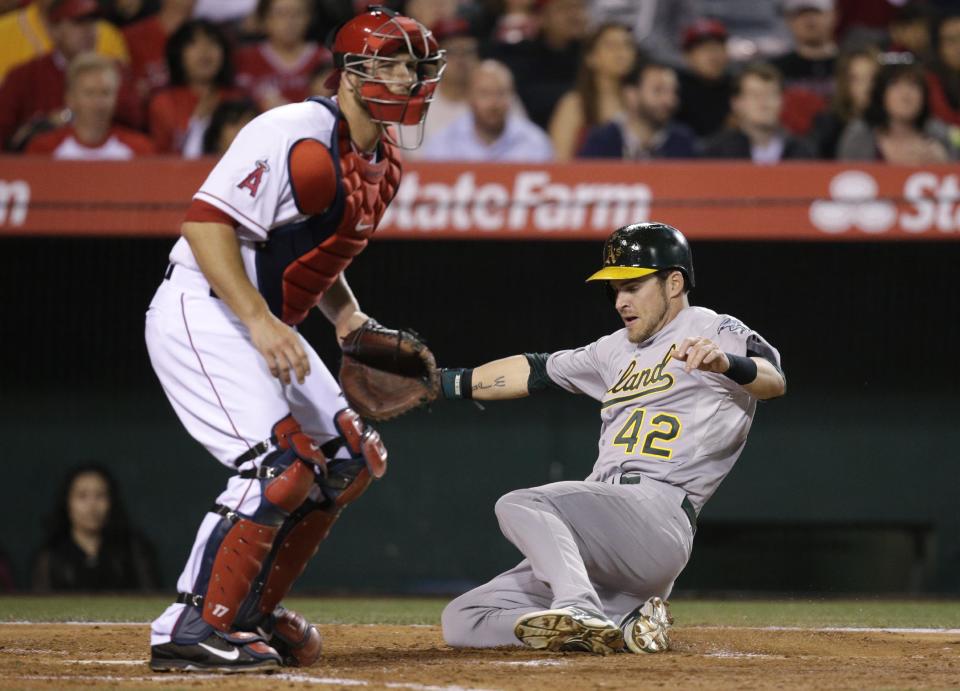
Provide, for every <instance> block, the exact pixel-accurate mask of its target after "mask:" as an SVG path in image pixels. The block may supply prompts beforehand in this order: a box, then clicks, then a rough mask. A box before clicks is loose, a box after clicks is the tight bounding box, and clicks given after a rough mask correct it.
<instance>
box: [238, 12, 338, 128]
mask: <svg viewBox="0 0 960 691" xmlns="http://www.w3.org/2000/svg"><path fill="white" fill-rule="evenodd" d="M311 6H312V4H311V3H310V2H308V0H260V1H259V2H258V3H257V17H258V19H259V21H260V24H261V26H262V27H263V30H264V33H265V34H266V36H267V37H266V40H264V41H261V42H260V43H257V44H255V45H250V46H246V47H244V48H241V49H239V50H238V51H237V54H236V60H235V61H234V64H235V66H236V71H237V86H239V87H240V88H242V89H243V90H244V91H246V92H247V93H248V94H249V95H250V96H251V97H252V98H253V99H254V100H255V101H256V102H257V105H259V106H260V108H261V109H262V110H268V109H269V108H273V107H274V106H280V105H283V104H285V103H296V102H298V101H302V100H304V99H305V98H307V96H310V95H311V94H310V90H309V89H310V77H311V75H312V74H313V73H314V71H316V70H317V69H318V68H321V67H323V66H326V67H328V68H331V69H332V64H333V59H332V56H331V55H330V52H329V51H328V50H327V49H326V48H322V47H321V46H319V45H317V44H316V43H313V42H310V41H307V39H306V35H307V29H308V28H309V26H310V12H311Z"/></svg>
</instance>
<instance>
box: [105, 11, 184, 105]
mask: <svg viewBox="0 0 960 691" xmlns="http://www.w3.org/2000/svg"><path fill="white" fill-rule="evenodd" d="M193 4H194V0H163V1H162V3H161V5H160V11H159V12H158V13H157V14H155V15H154V16H152V17H148V18H146V19H144V20H142V21H139V22H137V23H135V24H132V25H130V26H128V27H127V28H125V29H124V30H123V37H124V39H125V40H126V42H127V50H128V51H129V53H130V72H131V75H132V77H133V83H134V88H135V89H136V91H137V97H138V98H139V99H140V100H141V102H142V103H143V104H144V105H146V104H147V103H148V102H149V98H150V94H152V93H153V92H154V91H156V90H157V89H161V88H163V87H165V86H166V85H167V84H168V83H169V81H170V72H169V70H168V69H167V56H166V49H167V39H168V38H169V37H170V36H171V35H172V34H173V32H174V31H176V30H177V29H179V28H180V27H181V26H183V23H184V22H185V21H187V20H188V19H189V18H190V13H191V12H193Z"/></svg>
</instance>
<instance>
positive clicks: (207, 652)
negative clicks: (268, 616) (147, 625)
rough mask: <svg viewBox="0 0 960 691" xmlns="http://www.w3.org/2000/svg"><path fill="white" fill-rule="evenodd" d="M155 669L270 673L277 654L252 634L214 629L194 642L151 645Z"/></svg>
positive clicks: (275, 665)
mask: <svg viewBox="0 0 960 691" xmlns="http://www.w3.org/2000/svg"><path fill="white" fill-rule="evenodd" d="M150 653H151V655H150V669H152V670H153V671H154V672H173V671H176V672H270V671H273V670H275V669H277V668H278V667H280V662H281V659H280V655H279V654H278V653H277V651H276V650H274V649H273V648H271V647H270V646H269V645H267V644H266V643H265V642H264V640H263V638H261V637H260V636H257V635H256V634H252V633H243V632H239V631H236V632H233V633H221V632H219V631H214V632H213V633H211V634H210V635H209V636H207V638H205V639H204V640H202V641H199V642H197V643H189V644H179V643H174V642H173V641H171V642H169V643H163V644H161V645H154V646H151V648H150Z"/></svg>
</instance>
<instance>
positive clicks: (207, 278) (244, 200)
mask: <svg viewBox="0 0 960 691" xmlns="http://www.w3.org/2000/svg"><path fill="white" fill-rule="evenodd" d="M331 48H332V51H333V54H334V59H335V64H336V66H337V68H338V70H337V72H336V74H335V75H334V77H333V79H334V80H335V81H337V82H338V86H337V87H336V88H337V95H336V98H335V99H332V100H327V99H322V98H312V99H308V100H307V101H305V102H303V103H297V104H291V105H287V106H283V107H279V108H275V109H273V110H270V111H268V112H267V113H265V114H263V115H261V116H260V117H258V118H256V119H255V120H253V121H252V122H251V123H250V124H248V125H247V126H246V127H245V128H244V129H243V130H242V131H241V132H240V133H239V134H238V136H237V138H236V140H235V141H234V143H233V144H232V146H231V147H230V149H229V150H228V151H227V153H226V154H225V155H224V156H223V158H222V159H221V160H220V161H219V162H218V163H217V165H216V167H215V168H214V169H213V171H212V172H211V173H210V175H209V177H208V178H207V180H206V181H205V182H204V183H203V185H202V187H201V188H200V190H199V191H198V192H197V193H196V195H195V196H194V198H193V202H192V205H191V206H190V208H189V210H188V212H187V215H186V220H185V222H184V223H183V226H182V237H181V238H180V239H179V240H178V241H177V243H176V245H175V246H174V248H173V250H172V251H171V253H170V265H169V267H168V268H167V271H166V274H165V276H164V279H165V280H163V281H161V285H160V287H159V288H158V289H157V292H156V295H155V296H154V298H153V300H152V302H151V304H150V308H149V310H148V312H147V318H146V342H147V348H148V351H149V355H150V361H151V363H152V365H153V368H154V370H155V372H156V374H157V377H158V378H159V380H160V383H161V385H162V386H163V390H164V392H165V393H166V395H167V397H168V399H169V400H170V403H171V405H172V406H173V408H174V410H175V412H176V414H177V416H178V417H179V419H180V421H181V422H182V423H183V425H184V427H186V429H187V431H188V432H189V433H190V435H191V436H193V438H194V439H196V440H197V441H198V442H200V443H201V444H203V446H204V447H206V449H207V450H208V451H209V452H210V453H211V454H212V455H213V456H214V457H215V458H216V459H217V460H218V461H220V463H222V464H223V465H225V466H226V467H227V468H229V469H230V470H231V471H232V472H233V473H235V474H234V475H233V476H232V477H231V478H230V479H229V480H228V481H227V486H226V489H225V490H224V491H223V492H222V493H221V494H220V495H219V496H218V497H217V499H216V501H215V502H214V503H213V505H212V506H211V507H210V508H209V510H208V512H207V514H206V516H205V517H204V519H203V521H202V523H201V524H200V528H199V530H198V532H197V536H196V540H195V542H194V544H193V548H192V549H191V552H190V556H189V558H188V559H187V563H186V566H185V567H184V569H183V572H182V573H181V575H180V578H179V580H178V582H177V588H178V591H179V594H178V596H177V599H176V602H175V603H173V604H171V605H170V606H169V607H168V608H167V609H166V611H165V612H163V614H161V615H160V616H159V617H158V618H157V619H156V620H155V621H154V622H153V625H152V630H151V653H152V654H151V660H150V666H151V667H152V668H153V669H154V670H159V671H163V670H224V671H244V670H251V669H264V668H266V669H270V668H275V667H277V666H279V665H281V664H283V665H304V666H305V665H311V664H313V663H314V662H315V661H316V660H317V658H318V657H319V655H320V650H321V641H320V634H319V632H318V631H317V629H316V627H314V626H312V625H310V624H309V623H308V622H307V621H306V620H305V619H304V618H303V617H302V616H301V615H299V614H297V613H296V612H293V611H291V610H288V609H285V608H284V607H282V606H281V604H280V603H281V601H282V600H283V598H284V596H285V595H286V594H287V592H288V591H289V590H290V587H291V586H292V584H293V583H294V581H295V580H296V579H297V577H298V576H299V575H300V574H301V572H302V571H303V569H304V568H305V567H306V565H307V562H308V560H309V559H310V558H311V556H312V555H313V554H314V553H315V552H316V551H317V548H318V545H319V544H320V542H321V541H322V540H323V539H324V537H326V535H327V533H328V532H329V530H330V528H331V526H332V525H333V523H334V522H335V521H336V520H337V518H338V516H339V515H340V513H341V512H342V510H343V508H344V507H345V506H347V505H348V504H350V503H352V502H353V501H355V500H356V499H357V497H359V496H360V495H361V494H362V493H363V492H364V490H365V489H366V487H367V486H368V484H369V483H370V481H371V478H377V477H380V476H382V475H383V473H384V471H385V470H386V463H387V452H386V449H385V448H384V446H383V444H382V443H381V441H380V437H379V435H378V434H377V432H376V431H375V430H374V429H373V428H371V427H370V426H369V425H368V424H367V423H366V422H365V421H364V420H363V417H362V415H366V416H368V417H369V418H370V419H385V418H387V417H390V416H392V415H396V414H399V413H400V412H403V411H404V410H406V409H408V408H410V407H411V406H415V405H418V404H420V403H422V402H425V401H427V400H429V399H430V398H431V397H433V396H435V395H436V391H437V390H438V380H437V376H436V372H435V369H434V368H433V363H432V356H430V354H429V351H427V350H426V349H425V348H423V347H422V345H420V344H419V343H418V342H417V340H416V339H415V338H414V337H412V336H411V335H410V334H405V333H401V332H395V331H389V330H386V329H383V328H382V327H379V326H378V325H376V324H375V323H374V322H372V320H370V319H369V318H368V317H367V315H365V314H364V313H363V312H362V311H361V310H360V307H359V305H358V303H357V300H356V298H355V297H354V295H353V293H352V291H351V290H350V287H349V286H348V284H347V281H346V279H345V277H344V273H343V272H344V270H345V269H346V268H347V266H348V265H349V264H350V262H351V261H352V260H353V258H354V257H356V256H357V255H358V254H359V253H360V252H361V251H362V250H363V249H364V247H365V246H366V244H367V242H368V240H369V238H370V236H371V235H372V233H373V232H374V231H375V230H376V227H377V224H378V223H379V222H380V219H381V218H382V216H383V213H384V211H385V210H386V208H387V205H388V204H389V203H390V201H391V200H392V199H393V197H394V195H395V193H396V191H397V187H398V185H399V183H400V173H401V163H400V157H399V154H398V151H397V148H398V145H399V144H401V142H398V141H397V139H396V135H395V134H394V130H393V128H391V127H389V125H390V124H391V123H395V124H404V125H413V126H417V127H420V128H422V126H423V121H424V118H425V117H426V114H427V109H428V108H429V105H430V102H431V101H432V100H433V95H434V91H435V89H436V86H437V83H438V81H439V79H440V76H441V74H442V71H443V63H444V57H443V54H442V51H440V50H439V49H438V47H437V43H436V41H435V40H434V38H433V36H432V35H431V33H430V32H429V31H428V30H427V29H426V28H425V27H424V26H423V25H422V24H420V23H419V22H417V21H415V20H413V19H410V18H408V17H404V16H401V15H398V14H396V13H393V12H391V11H389V10H386V9H383V8H372V9H371V10H369V11H367V12H364V13H362V14H360V15H358V16H356V17H355V18H353V19H352V20H350V21H349V22H347V23H346V24H344V25H343V26H342V27H340V28H339V29H338V30H336V31H335V33H334V35H333V39H332V45H331ZM331 88H333V86H331ZM413 129H416V127H414V128H413ZM314 307H318V308H319V310H320V312H321V313H322V314H323V315H324V317H326V318H327V319H328V320H329V321H330V322H331V324H333V325H334V327H335V330H336V334H337V336H338V338H340V339H341V341H342V342H343V343H344V345H345V346H346V348H347V353H348V355H347V356H346V357H345V362H346V366H345V368H344V373H343V377H342V379H343V381H344V384H345V386H346V387H347V389H348V393H350V395H351V396H353V399H352V400H355V401H356V402H357V404H358V405H359V406H360V410H359V412H358V411H355V410H354V409H352V408H351V407H350V406H348V404H347V401H345V400H344V394H343V393H342V392H341V390H340V387H339V386H338V385H337V382H336V381H335V380H334V378H333V377H332V376H331V374H330V372H329V371H328V370H327V368H326V367H325V366H324V365H323V363H322V362H321V361H320V360H319V358H318V357H317V354H316V352H315V351H314V350H313V348H311V347H310V345H309V344H308V343H306V342H305V341H304V340H303V339H302V338H301V337H300V336H299V334H298V333H297V330H296V325H297V324H299V323H300V322H302V321H303V320H304V319H305V318H306V317H307V315H308V313H309V312H310V311H311V310H312V309H313V308H314ZM358 329H359V331H358ZM371 352H372V355H371V357H372V361H373V362H374V364H375V365H376V364H379V365H380V366H386V367H389V366H391V365H392V366H395V367H396V368H397V370H398V372H399V374H398V375H396V376H398V377H399V379H398V380H391V379H390V376H392V375H390V374H384V373H379V372H376V371H374V370H371V369H370V368H369V366H367V365H364V364H362V362H360V360H359V359H358V360H355V359H354V358H355V357H356V358H360V359H363V358H364V357H366V356H367V354H370V353H371ZM408 360H412V361H415V363H416V365H417V367H416V368H413V369H411V367H410V366H409V365H408V364H407V362H408ZM410 372H416V375H415V376H410ZM411 384H412V385H413V389H409V385H411ZM403 387H408V388H406V389H404V388H403ZM394 389H395V390H396V391H397V392H398V395H397V396H396V397H394V398H390V395H391V391H392V390H394ZM189 481H190V478H178V479H177V482H178V483H179V482H189Z"/></svg>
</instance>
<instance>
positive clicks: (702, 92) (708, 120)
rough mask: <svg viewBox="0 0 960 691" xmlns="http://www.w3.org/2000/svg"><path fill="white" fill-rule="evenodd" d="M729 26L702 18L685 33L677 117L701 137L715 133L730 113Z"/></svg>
mask: <svg viewBox="0 0 960 691" xmlns="http://www.w3.org/2000/svg"><path fill="white" fill-rule="evenodd" d="M727 38H728V35H727V29H726V27H725V26H724V25H723V24H722V23H721V22H719V21H717V20H716V19H700V20H697V21H696V22H694V23H693V24H691V25H690V26H688V27H687V29H686V31H684V33H683V62H684V69H682V70H680V72H679V75H678V76H679V79H680V108H679V109H678V110H677V115H676V119H677V121H678V122H682V123H684V124H685V125H687V126H688V127H690V129H692V130H693V131H694V132H695V133H696V135H697V136H698V137H710V136H711V135H713V134H716V133H717V132H719V131H720V130H721V129H723V127H724V125H726V124H727V119H728V118H729V116H730V87H731V77H730V72H729V70H728V66H729V64H730V57H729V54H728V53H727Z"/></svg>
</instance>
